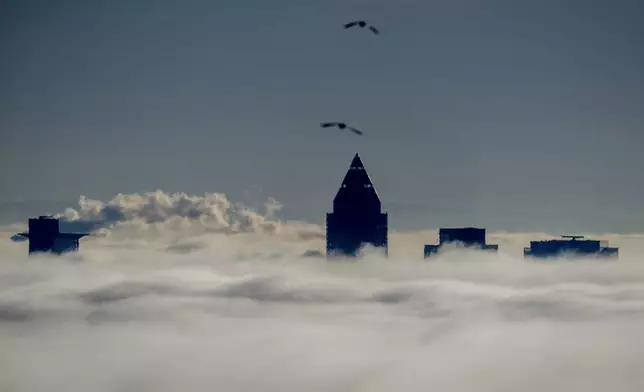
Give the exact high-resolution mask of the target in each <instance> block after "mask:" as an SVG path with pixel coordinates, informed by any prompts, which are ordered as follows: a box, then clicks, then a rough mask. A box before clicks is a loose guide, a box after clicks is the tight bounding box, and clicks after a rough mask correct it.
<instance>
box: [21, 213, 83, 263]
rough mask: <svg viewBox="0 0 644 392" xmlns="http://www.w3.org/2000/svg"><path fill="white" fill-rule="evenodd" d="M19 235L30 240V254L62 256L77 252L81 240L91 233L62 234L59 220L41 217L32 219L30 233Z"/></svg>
mask: <svg viewBox="0 0 644 392" xmlns="http://www.w3.org/2000/svg"><path fill="white" fill-rule="evenodd" d="M18 235H20V236H22V237H26V238H28V239H29V254H32V253H37V252H43V253H55V254H59V255H60V254H63V253H67V252H75V251H77V250H78V248H79V240H80V239H81V238H83V237H85V236H87V235H89V233H61V232H60V228H59V221H58V219H56V218H54V217H51V216H39V217H38V218H30V219H29V231H28V232H25V233H18Z"/></svg>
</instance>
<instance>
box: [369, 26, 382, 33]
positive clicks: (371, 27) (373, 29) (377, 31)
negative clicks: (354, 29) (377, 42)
mask: <svg viewBox="0 0 644 392" xmlns="http://www.w3.org/2000/svg"><path fill="white" fill-rule="evenodd" d="M369 30H371V31H373V33H374V34H380V30H378V29H377V28H375V27H374V26H369Z"/></svg>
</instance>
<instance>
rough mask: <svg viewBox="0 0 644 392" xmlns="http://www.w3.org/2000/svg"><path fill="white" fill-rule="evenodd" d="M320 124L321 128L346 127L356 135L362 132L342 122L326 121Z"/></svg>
mask: <svg viewBox="0 0 644 392" xmlns="http://www.w3.org/2000/svg"><path fill="white" fill-rule="evenodd" d="M320 126H321V127H322V128H329V127H338V128H339V129H348V130H350V131H351V132H353V133H355V134H356V135H362V133H363V132H362V131H361V130H359V129H356V128H354V127H350V126H348V125H347V124H345V123H343V122H326V123H322V124H320Z"/></svg>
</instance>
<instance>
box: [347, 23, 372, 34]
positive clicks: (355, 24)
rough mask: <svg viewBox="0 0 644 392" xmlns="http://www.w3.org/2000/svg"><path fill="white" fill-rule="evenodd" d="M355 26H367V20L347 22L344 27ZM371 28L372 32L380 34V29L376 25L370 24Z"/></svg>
mask: <svg viewBox="0 0 644 392" xmlns="http://www.w3.org/2000/svg"><path fill="white" fill-rule="evenodd" d="M353 26H360V27H365V26H367V22H365V21H364V20H356V21H354V22H349V23H347V24H345V25H344V28H345V29H348V28H350V27H353ZM369 30H371V32H372V33H374V34H380V30H378V29H377V28H376V27H375V26H372V25H369Z"/></svg>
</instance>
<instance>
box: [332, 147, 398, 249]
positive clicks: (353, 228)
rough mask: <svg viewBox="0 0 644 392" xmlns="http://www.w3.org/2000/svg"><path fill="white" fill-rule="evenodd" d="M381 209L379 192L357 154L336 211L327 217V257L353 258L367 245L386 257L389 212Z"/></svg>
mask: <svg viewBox="0 0 644 392" xmlns="http://www.w3.org/2000/svg"><path fill="white" fill-rule="evenodd" d="M380 210H381V203H380V198H379V197H378V193H377V192H376V189H375V188H374V186H373V183H372V182H371V179H370V178H369V175H368V174H367V171H366V170H365V167H364V164H363V163H362V160H361V159H360V155H358V154H357V153H356V155H355V156H354V157H353V160H352V161H351V166H350V167H349V171H348V172H347V174H346V175H345V176H344V180H343V181H342V185H341V186H340V189H339V190H338V193H337V194H336V196H335V198H334V199H333V212H332V213H328V214H327V215H326V244H327V245H326V249H327V257H329V256H331V257H332V256H350V257H353V256H356V255H357V253H358V251H359V250H360V248H361V247H362V246H363V245H366V244H370V245H373V246H375V247H379V248H383V249H384V252H385V255H387V251H388V249H387V248H388V243H387V242H388V240H387V231H388V228H387V213H382V212H381V211H380Z"/></svg>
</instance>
